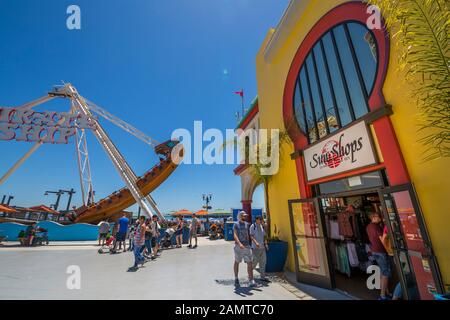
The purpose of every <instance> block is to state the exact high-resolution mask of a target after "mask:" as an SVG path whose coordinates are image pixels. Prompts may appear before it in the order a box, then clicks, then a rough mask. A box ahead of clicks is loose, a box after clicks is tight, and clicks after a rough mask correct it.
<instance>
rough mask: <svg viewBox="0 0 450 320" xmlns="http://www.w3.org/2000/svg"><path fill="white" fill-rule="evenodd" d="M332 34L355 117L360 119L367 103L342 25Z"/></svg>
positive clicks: (364, 112)
mask: <svg viewBox="0 0 450 320" xmlns="http://www.w3.org/2000/svg"><path fill="white" fill-rule="evenodd" d="M333 32H334V35H335V37H336V44H337V47H338V50H339V54H340V57H341V61H342V65H343V67H344V74H345V79H346V80H347V86H348V89H349V91H350V97H351V99H352V104H353V110H354V112H355V117H356V118H360V117H362V116H363V115H365V114H366V113H367V102H366V99H365V98H364V95H363V92H362V88H361V85H364V84H360V82H359V78H358V74H357V73H356V66H355V63H354V62H353V57H352V54H351V51H350V47H349V44H348V41H347V37H346V35H345V31H344V27H343V26H342V25H340V26H337V27H336V28H334V29H333Z"/></svg>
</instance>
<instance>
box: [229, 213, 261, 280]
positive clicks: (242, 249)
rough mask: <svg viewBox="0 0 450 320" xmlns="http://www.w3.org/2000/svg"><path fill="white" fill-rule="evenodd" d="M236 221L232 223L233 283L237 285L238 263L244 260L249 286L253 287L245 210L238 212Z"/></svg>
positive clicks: (250, 251)
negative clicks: (233, 242) (233, 243)
mask: <svg viewBox="0 0 450 320" xmlns="http://www.w3.org/2000/svg"><path fill="white" fill-rule="evenodd" d="M237 218H238V221H237V222H236V223H235V224H234V227H233V233H234V241H235V245H234V277H235V280H234V285H235V286H236V287H239V286H240V284H239V263H241V262H242V260H244V262H245V263H246V264H247V273H248V279H249V281H250V287H254V286H255V285H256V284H255V280H253V265H252V249H251V248H250V234H249V230H248V227H249V224H248V222H247V214H246V213H245V211H240V212H239V214H238V217H237Z"/></svg>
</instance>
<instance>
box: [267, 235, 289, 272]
mask: <svg viewBox="0 0 450 320" xmlns="http://www.w3.org/2000/svg"><path fill="white" fill-rule="evenodd" d="M287 252H288V243H287V242H285V241H273V242H269V251H267V264H266V272H282V271H283V269H284V264H285V263H286V258H287Z"/></svg>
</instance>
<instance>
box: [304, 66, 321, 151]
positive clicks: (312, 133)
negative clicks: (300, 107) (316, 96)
mask: <svg viewBox="0 0 450 320" xmlns="http://www.w3.org/2000/svg"><path fill="white" fill-rule="evenodd" d="M300 85H301V89H302V93H303V102H304V107H305V112H306V122H307V125H308V137H309V143H313V142H315V141H317V136H316V130H315V123H314V116H313V111H312V107H311V98H310V96H309V92H308V85H307V81H306V73H305V68H302V70H301V71H300Z"/></svg>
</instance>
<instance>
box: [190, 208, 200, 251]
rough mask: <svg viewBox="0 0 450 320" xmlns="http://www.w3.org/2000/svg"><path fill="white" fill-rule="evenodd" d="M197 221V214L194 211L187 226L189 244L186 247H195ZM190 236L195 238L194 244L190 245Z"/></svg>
mask: <svg viewBox="0 0 450 320" xmlns="http://www.w3.org/2000/svg"><path fill="white" fill-rule="evenodd" d="M198 225H199V222H198V219H197V215H196V214H195V213H194V214H193V215H192V221H191V227H190V228H189V245H188V248H197V230H198V229H197V228H198ZM192 238H195V245H194V246H193V247H192Z"/></svg>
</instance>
